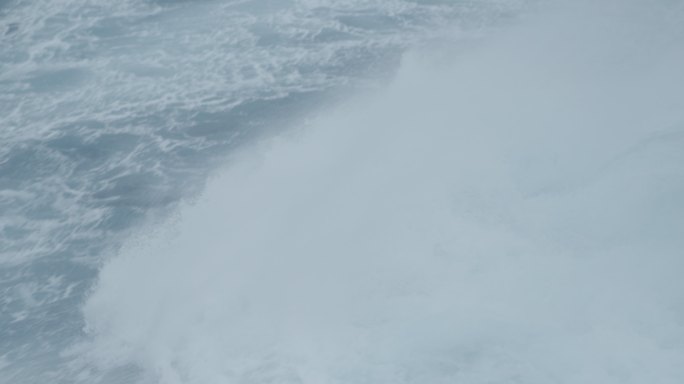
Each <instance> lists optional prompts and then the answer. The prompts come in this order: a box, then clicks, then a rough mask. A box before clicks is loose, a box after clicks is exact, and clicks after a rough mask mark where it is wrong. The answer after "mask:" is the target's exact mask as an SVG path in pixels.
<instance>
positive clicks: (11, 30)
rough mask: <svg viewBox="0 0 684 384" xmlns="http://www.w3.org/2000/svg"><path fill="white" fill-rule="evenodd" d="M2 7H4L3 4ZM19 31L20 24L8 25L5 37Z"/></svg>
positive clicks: (0, 5)
mask: <svg viewBox="0 0 684 384" xmlns="http://www.w3.org/2000/svg"><path fill="white" fill-rule="evenodd" d="M0 7H2V4H1V3H0ZM17 31H19V23H9V24H7V28H5V36H9V35H11V34H13V33H16V32H17Z"/></svg>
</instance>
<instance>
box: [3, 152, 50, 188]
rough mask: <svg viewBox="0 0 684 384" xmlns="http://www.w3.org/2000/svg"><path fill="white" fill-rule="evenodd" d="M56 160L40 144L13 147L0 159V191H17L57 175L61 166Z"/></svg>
mask: <svg viewBox="0 0 684 384" xmlns="http://www.w3.org/2000/svg"><path fill="white" fill-rule="evenodd" d="M31 144H33V145H31ZM56 160H57V159H55V158H54V156H52V154H51V153H50V152H49V151H46V150H45V148H44V147H42V146H41V145H40V144H38V145H36V143H25V144H23V145H17V146H15V147H14V148H12V149H11V150H10V151H9V153H8V154H7V155H5V157H4V158H0V189H17V188H19V187H21V186H25V185H27V184H30V183H33V182H35V181H36V180H38V179H40V178H44V177H47V176H50V175H54V174H56V173H58V171H59V169H60V167H61V164H60V162H59V161H56Z"/></svg>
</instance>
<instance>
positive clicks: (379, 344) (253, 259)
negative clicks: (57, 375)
mask: <svg viewBox="0 0 684 384" xmlns="http://www.w3.org/2000/svg"><path fill="white" fill-rule="evenodd" d="M543 8H544V10H543V11H539V12H538V13H537V14H535V15H532V16H528V18H527V19H526V20H525V21H524V22H521V23H520V25H518V26H516V27H512V28H508V29H505V30H504V31H501V32H500V33H499V34H498V35H497V36H496V37H492V38H489V39H487V41H485V42H479V43H478V44H472V45H465V46H456V45H448V44H444V45H440V46H439V47H434V46H433V47H430V46H427V47H424V48H422V49H413V50H412V51H411V53H408V54H406V55H404V57H403V60H402V64H401V67H400V69H399V72H398V74H397V75H396V77H395V79H394V80H393V81H392V83H391V84H390V85H389V86H387V87H386V88H384V89H383V90H380V91H374V92H368V93H366V94H363V95H358V96H356V97H355V98H352V99H351V100H350V101H348V102H346V103H345V104H343V105H340V106H337V107H335V108H329V109H325V110H323V111H321V112H320V113H319V116H318V117H315V118H312V119H311V120H310V121H309V122H308V124H304V125H301V126H300V127H299V128H295V129H292V130H289V131H287V132H285V133H281V134H278V135H274V136H272V137H270V138H268V139H263V140H261V141H259V142H258V143H255V144H251V145H246V146H243V147H242V148H241V150H240V151H238V152H236V154H235V156H234V157H233V158H232V160H231V162H230V164H228V166H227V168H226V169H225V170H224V171H223V172H219V175H217V176H215V177H214V178H213V179H212V180H211V181H210V182H209V185H208V187H207V188H206V191H205V192H204V194H203V195H202V196H201V197H200V198H198V199H197V201H195V202H194V203H187V204H185V205H184V207H183V208H182V209H181V210H180V213H179V214H178V215H177V217H176V218H175V219H174V220H172V222H171V223H170V224H168V225H167V226H165V227H161V228H159V227H157V228H150V229H149V233H144V234H140V235H139V236H137V237H136V238H135V240H132V241H130V242H129V244H128V245H127V246H126V247H125V248H124V250H123V251H122V252H121V254H120V255H119V256H118V257H116V258H115V259H113V260H112V261H111V262H109V263H107V264H106V266H105V267H104V268H103V269H102V270H101V272H100V274H99V282H98V284H97V286H96V287H95V289H94V290H93V291H92V293H91V295H90V296H89V298H88V300H87V303H86V304H85V306H84V309H83V312H84V316H85V319H86V323H87V327H86V329H87V333H88V340H86V341H84V342H82V343H79V344H78V345H75V346H72V347H71V348H70V349H69V351H68V352H67V354H68V355H70V356H74V363H73V365H72V367H71V369H74V370H76V371H78V372H80V376H79V377H81V378H83V380H84V381H89V382H94V381H93V380H96V379H99V380H102V381H103V382H138V381H139V382H160V383H416V384H417V383H435V384H436V383H470V384H474V383H526V384H532V383H540V384H541V383H601V384H608V383H620V384H627V383H672V384H675V383H681V382H683V381H684V365H682V361H684V289H683V288H684V286H683V285H682V279H681V276H682V272H684V269H683V268H684V259H683V258H682V253H681V250H682V249H683V247H684V236H682V234H683V230H684V201H683V197H684V72H682V70H681V69H682V68H684V29H683V28H682V25H684V22H683V21H684V14H683V13H682V6H681V4H680V3H679V2H674V1H670V2H665V1H663V2H659V3H657V4H653V2H652V3H651V4H648V5H647V4H645V3H643V2H638V1H622V2H611V1H601V2H588V1H586V2H584V1H582V2H575V3H574V4H573V5H559V4H555V3H554V4H553V5H550V4H549V5H547V6H545V7H543Z"/></svg>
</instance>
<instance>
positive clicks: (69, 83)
mask: <svg viewBox="0 0 684 384" xmlns="http://www.w3.org/2000/svg"><path fill="white" fill-rule="evenodd" d="M90 75H91V74H90V72H89V71H88V70H86V69H82V68H66V69H59V70H54V71H42V72H38V73H35V74H34V75H33V77H31V78H30V79H29V80H28V83H29V85H30V86H31V88H32V89H33V90H34V91H36V92H58V91H65V90H68V89H72V88H76V87H78V86H79V85H81V84H82V83H83V82H85V81H86V80H87V79H88V78H89V77H90Z"/></svg>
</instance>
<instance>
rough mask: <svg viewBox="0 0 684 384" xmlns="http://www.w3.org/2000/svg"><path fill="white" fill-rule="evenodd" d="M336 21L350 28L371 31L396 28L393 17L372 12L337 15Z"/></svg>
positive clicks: (395, 21)
mask: <svg viewBox="0 0 684 384" xmlns="http://www.w3.org/2000/svg"><path fill="white" fill-rule="evenodd" d="M337 21H339V22H340V23H342V24H344V25H346V26H348V27H351V28H358V29H365V30H372V31H390V30H393V29H396V28H397V20H396V19H394V18H393V17H391V16H387V15H382V14H374V13H367V14H364V13H359V14H352V15H344V16H339V17H338V18H337Z"/></svg>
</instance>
